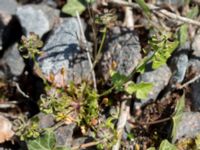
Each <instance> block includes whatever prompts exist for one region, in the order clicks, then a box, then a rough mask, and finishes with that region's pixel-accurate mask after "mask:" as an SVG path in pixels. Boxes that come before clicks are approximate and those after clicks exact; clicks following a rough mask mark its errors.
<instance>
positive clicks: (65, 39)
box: [38, 18, 91, 84]
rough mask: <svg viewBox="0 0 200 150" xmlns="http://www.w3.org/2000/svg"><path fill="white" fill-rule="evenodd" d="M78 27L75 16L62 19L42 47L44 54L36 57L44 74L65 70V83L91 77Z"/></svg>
mask: <svg viewBox="0 0 200 150" xmlns="http://www.w3.org/2000/svg"><path fill="white" fill-rule="evenodd" d="M78 37H80V29H79V25H78V21H77V19H76V18H67V19H63V22H62V23H61V24H60V25H59V26H58V27H57V28H56V29H55V30H54V32H53V34H52V35H51V36H50V38H49V40H48V41H47V43H46V44H45V46H44V48H43V52H44V55H43V56H41V57H39V58H38V61H39V64H40V67H41V69H42V72H43V73H44V75H45V76H46V77H47V78H49V75H50V73H53V74H55V75H56V74H59V72H60V70H61V69H64V70H66V74H65V76H64V78H65V82H66V84H68V83H70V82H71V81H74V82H75V83H76V84H79V83H81V81H82V80H88V79H91V78H90V77H91V73H90V70H91V69H90V65H89V61H88V58H87V55H86V51H84V50H82V49H81V48H80V41H79V38H78Z"/></svg>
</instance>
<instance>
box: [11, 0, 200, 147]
mask: <svg viewBox="0 0 200 150" xmlns="http://www.w3.org/2000/svg"><path fill="white" fill-rule="evenodd" d="M136 1H137V3H138V4H139V6H140V7H141V8H142V9H143V10H144V13H145V15H146V17H147V18H148V19H150V17H151V11H150V10H149V8H148V7H147V6H146V4H145V2H144V1H143V0H136ZM93 2H94V1H90V0H89V1H88V0H86V1H84V2H81V1H79V0H75V1H73V0H69V1H68V3H67V4H66V5H65V6H64V7H63V11H64V12H65V13H67V14H70V15H72V16H75V15H77V13H76V12H77V11H78V12H79V13H82V12H83V11H84V10H85V9H86V7H87V5H89V4H92V3H93ZM72 6H73V7H72ZM195 14H196V13H195ZM116 19H117V17H116V15H115V12H110V13H107V14H103V15H99V17H97V18H96V20H95V21H94V22H95V23H96V24H98V25H101V26H103V27H104V28H103V30H101V31H99V32H103V36H102V41H101V42H100V44H99V48H97V49H96V50H97V51H96V57H97V59H96V58H95V57H94V62H93V63H94V64H93V66H95V65H96V64H97V61H98V60H99V57H100V55H101V54H100V53H101V52H102V49H103V44H104V41H105V37H106V33H107V32H106V31H107V30H108V27H109V26H110V23H111V22H112V21H113V20H116ZM187 28H188V26H187ZM182 32H183V31H182ZM155 33H156V34H155V35H153V36H152V37H151V38H150V39H149V41H148V43H147V44H148V46H149V47H148V49H145V50H144V55H143V56H144V57H143V59H142V60H141V61H140V62H139V64H138V65H137V66H136V68H135V69H134V70H133V71H132V72H131V73H130V74H129V75H123V74H120V73H119V72H117V71H116V70H114V69H113V70H110V80H111V86H110V87H109V88H108V89H106V90H105V89H104V90H103V92H102V93H99V91H98V90H96V89H93V88H92V86H91V85H90V84H89V83H87V82H83V83H81V84H80V85H75V84H74V83H71V84H69V85H67V86H61V87H60V88H55V87H54V86H53V84H52V85H48V84H47V83H45V84H46V85H45V86H46V91H45V92H46V93H45V94H43V95H41V98H40V100H39V103H38V106H39V108H40V111H41V112H43V113H44V114H51V115H52V116H53V117H54V121H55V122H56V123H55V125H54V126H53V127H50V128H46V129H40V127H39V123H38V121H39V120H38V118H37V117H33V118H32V119H27V118H22V119H20V118H19V119H18V120H17V121H16V122H14V123H15V131H16V135H18V136H20V137H21V140H26V141H28V142H27V143H28V147H29V148H30V150H32V149H35V148H36V147H39V148H41V147H45V149H49V150H50V149H55V150H58V149H63V150H65V149H68V148H63V147H56V144H55V143H56V140H55V135H54V133H53V131H54V130H55V129H56V128H57V127H59V126H61V125H68V124H71V123H76V124H77V126H78V128H80V130H81V132H82V134H83V135H86V133H87V131H90V134H91V136H92V137H93V139H94V143H92V144H94V145H96V146H97V148H98V149H111V148H112V147H113V145H115V144H116V143H117V142H118V141H120V140H121V138H120V136H121V135H120V134H121V133H120V134H119V132H118V128H117V121H118V122H119V116H120V111H121V110H118V111H117V112H115V113H114V114H109V115H105V116H104V115H102V112H103V111H104V108H107V107H109V106H110V105H109V104H108V103H109V102H108V101H109V96H110V94H113V95H115V96H116V95H117V96H118V95H125V96H126V97H131V98H132V99H134V98H136V99H138V100H143V99H146V98H147V96H148V94H149V92H150V91H151V90H152V89H153V87H154V85H153V84H152V83H147V82H139V83H137V82H135V81H134V80H132V79H133V77H134V76H136V75H138V74H143V73H145V71H146V66H147V65H151V68H152V69H153V70H156V69H158V68H159V67H161V66H162V65H166V63H167V60H168V59H169V58H170V56H171V55H172V53H173V52H174V50H175V49H176V48H177V47H178V46H179V41H181V42H180V44H181V45H182V44H183V43H184V42H185V41H186V40H185V39H182V40H180V39H179V40H178V38H177V36H176V35H174V34H172V33H170V32H168V33H166V34H165V35H163V34H162V33H160V32H155ZM182 34H183V33H182ZM42 46H43V42H42V41H41V40H40V39H39V37H38V36H37V35H35V34H33V33H31V34H30V36H29V37H27V38H26V37H24V36H23V37H22V41H21V45H20V46H19V50H20V51H21V52H22V53H23V54H24V58H30V59H32V60H33V61H34V62H35V58H36V56H37V55H40V54H41V52H40V51H39V49H40V48H41V47H42ZM35 63H36V62H35ZM38 68H39V66H38ZM61 72H62V70H61ZM61 74H62V75H63V73H61ZM50 78H51V80H52V82H53V81H54V76H53V75H51V77H50ZM121 101H122V102H121ZM121 101H120V102H118V103H123V101H126V100H121ZM102 104H105V106H104V105H102ZM183 111H184V96H182V97H181V99H180V100H179V101H178V103H177V105H176V108H175V111H174V113H173V114H172V115H171V116H170V117H169V118H168V120H171V121H172V122H173V129H172V133H171V139H173V138H174V137H175V133H176V128H177V126H178V124H179V121H180V120H181V117H182V113H183ZM102 118H103V119H102ZM134 119H135V118H134ZM135 122H136V123H137V119H135ZM135 138H137V137H135V135H134V134H132V132H131V131H130V133H129V134H128V137H127V139H129V140H130V141H131V140H132V141H134V139H135ZM47 141H51V142H49V143H48V145H47V144H46V142H47ZM134 142H135V141H134ZM195 142H196V145H197V146H199V144H198V142H199V139H198V138H197V139H196V140H195ZM135 143H136V146H135V147H139V146H138V145H137V142H135ZM193 143H194V141H193ZM187 145H188V144H187ZM176 146H177V145H175V144H172V143H170V142H169V140H167V139H163V140H162V142H161V143H160V144H159V146H158V147H159V150H165V149H171V150H175V149H176ZM179 146H180V145H179ZM177 147H178V146H177ZM156 148H157V147H150V148H149V149H148V150H155V149H156Z"/></svg>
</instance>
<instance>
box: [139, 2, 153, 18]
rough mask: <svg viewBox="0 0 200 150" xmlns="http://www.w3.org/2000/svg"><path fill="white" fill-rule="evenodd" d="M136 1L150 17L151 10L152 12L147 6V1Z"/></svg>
mask: <svg viewBox="0 0 200 150" xmlns="http://www.w3.org/2000/svg"><path fill="white" fill-rule="evenodd" d="M136 3H138V5H139V6H140V7H141V8H142V10H143V11H144V13H145V15H146V16H147V17H149V16H150V14H151V12H150V9H149V7H148V6H147V4H146V2H145V1H144V0H136Z"/></svg>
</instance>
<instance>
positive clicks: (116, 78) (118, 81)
mask: <svg viewBox="0 0 200 150" xmlns="http://www.w3.org/2000/svg"><path fill="white" fill-rule="evenodd" d="M110 75H111V80H112V83H113V85H114V86H115V90H116V91H118V92H120V91H124V86H123V84H124V83H125V82H126V81H127V79H128V77H126V76H125V75H123V74H120V73H118V72H115V71H112V70H111V71H110Z"/></svg>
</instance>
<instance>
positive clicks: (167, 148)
mask: <svg viewBox="0 0 200 150" xmlns="http://www.w3.org/2000/svg"><path fill="white" fill-rule="evenodd" d="M159 150H177V149H176V146H175V145H173V144H171V143H169V142H168V140H163V141H162V142H161V144H160V146H159Z"/></svg>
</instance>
